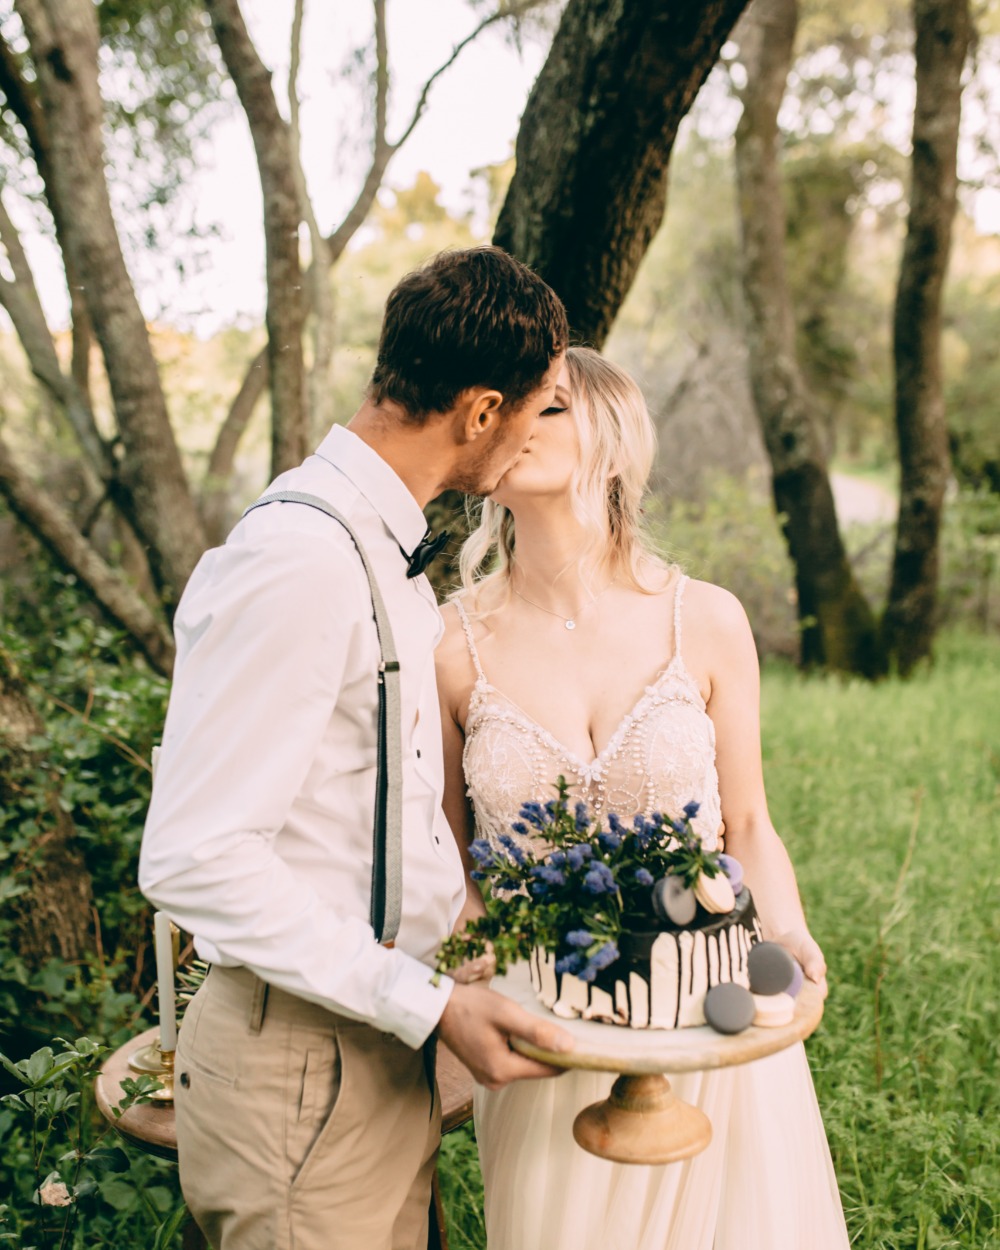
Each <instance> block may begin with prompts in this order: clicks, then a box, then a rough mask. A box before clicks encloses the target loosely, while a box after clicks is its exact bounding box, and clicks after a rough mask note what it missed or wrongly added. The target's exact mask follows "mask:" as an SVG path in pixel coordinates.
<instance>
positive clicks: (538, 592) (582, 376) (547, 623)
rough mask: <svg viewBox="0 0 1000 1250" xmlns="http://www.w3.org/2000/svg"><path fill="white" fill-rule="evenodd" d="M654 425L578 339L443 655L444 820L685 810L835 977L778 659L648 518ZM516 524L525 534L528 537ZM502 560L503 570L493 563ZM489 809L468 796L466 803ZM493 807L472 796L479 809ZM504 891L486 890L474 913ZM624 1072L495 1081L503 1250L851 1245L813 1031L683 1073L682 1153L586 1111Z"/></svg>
mask: <svg viewBox="0 0 1000 1250" xmlns="http://www.w3.org/2000/svg"><path fill="white" fill-rule="evenodd" d="M653 453H654V434H653V430H652V426H651V423H650V420H649V415H648V412H647V410H646V405H645V403H644V401H643V398H642V395H641V393H640V392H639V389H638V387H637V386H636V385H635V383H634V382H633V381H632V380H631V379H630V378H629V377H628V376H627V375H626V374H624V373H623V372H622V371H621V370H619V369H617V368H615V366H613V365H611V364H609V363H608V362H607V361H605V360H604V359H603V358H602V357H601V356H599V355H598V354H597V353H596V352H592V351H589V350H586V349H578V348H575V349H571V350H570V351H569V353H568V354H567V359H566V363H565V365H564V368H563V372H562V375H561V378H560V382H559V386H558V388H557V391H556V399H555V402H554V405H553V407H551V408H549V409H548V410H547V411H546V412H545V413H544V414H543V415H542V416H541V417H540V419H539V420H538V422H537V423H536V427H535V432H534V434H533V435H532V437H531V440H530V441H529V443H528V445H527V447H526V448H525V451H524V452H523V454H522V456H521V458H520V459H519V460H518V462H517V463H516V464H515V465H514V467H513V468H512V469H511V470H510V471H509V472H508V473H507V475H506V477H505V478H504V479H503V481H502V482H501V483H500V485H499V487H498V488H497V490H496V491H495V492H494V494H493V495H492V497H491V499H490V500H488V501H487V502H486V504H485V505H484V510H483V518H482V523H481V525H480V526H479V528H478V529H477V530H476V531H475V532H474V533H473V534H472V535H471V536H470V538H469V540H468V542H467V544H466V546H465V549H464V550H463V555H462V574H463V582H464V591H463V592H462V594H461V595H460V596H458V597H457V598H456V600H455V601H454V603H453V604H451V605H449V606H448V607H447V608H446V610H445V617H446V631H445V636H444V639H443V640H442V643H441V646H440V649H439V665H438V671H439V685H440V690H441V698H442V705H443V724H444V734H445V763H446V769H447V774H448V780H447V785H446V811H447V814H448V816H449V819H450V821H451V823H452V827H453V829H454V830H455V831H456V836H457V837H458V838H459V842H460V846H461V847H462V849H463V853H466V846H467V844H468V840H469V838H471V836H472V834H473V823H474V824H475V832H476V833H478V835H479V836H481V837H486V838H489V839H491V840H494V841H495V840H496V839H497V838H498V837H499V835H500V834H501V833H504V834H506V833H508V832H509V830H510V823H511V821H512V820H515V819H516V818H517V814H518V810H519V808H520V806H521V804H522V803H523V802H524V801H525V800H526V799H529V798H532V799H540V800H543V801H544V800H546V799H548V798H550V797H551V796H552V794H553V790H552V783H553V782H554V780H555V779H556V777H557V776H558V775H559V774H563V775H564V776H565V777H566V779H567V781H568V782H569V783H570V785H571V799H572V800H577V799H583V800H585V801H586V802H587V803H588V804H589V805H590V806H591V808H592V809H593V811H594V814H595V816H597V817H598V818H602V817H605V816H606V815H607V814H608V813H610V812H617V813H618V814H619V815H620V816H622V817H623V818H626V817H631V816H632V815H634V814H635V813H636V812H643V813H645V814H647V815H649V814H651V813H652V812H653V811H654V810H662V811H665V812H668V813H671V814H673V813H677V812H679V811H680V810H681V809H682V808H683V806H684V805H685V804H686V803H687V802H688V801H689V800H691V799H697V800H698V801H699V802H700V804H701V808H700V811H699V813H698V816H697V817H696V818H695V822H694V824H695V826H696V827H697V828H698V831H699V833H700V834H701V836H702V839H703V840H704V842H705V843H706V844H707V845H709V846H713V847H720V848H721V844H722V840H723V837H724V838H725V849H726V851H727V852H728V853H729V854H731V855H734V856H735V857H736V858H737V859H738V860H739V861H740V862H741V863H742V864H743V867H744V871H745V877H746V880H747V883H748V884H749V886H750V888H751V890H752V892H753V895H754V898H755V902H756V906H757V910H758V913H759V914H760V916H761V919H762V923H763V925H764V928H765V933H766V936H767V937H768V938H770V939H772V940H775V941H779V942H781V943H782V944H783V945H785V946H786V947H787V948H788V949H789V950H790V951H791V952H792V953H793V954H794V955H795V956H796V958H797V959H798V960H799V962H800V963H801V964H802V966H803V969H804V970H805V974H806V976H808V977H809V978H811V979H812V980H813V981H815V982H817V983H819V984H820V985H821V986H822V987H823V989H824V992H825V972H826V968H825V963H824V960H823V955H822V952H821V951H820V949H819V947H818V946H817V944H816V942H815V941H814V940H813V938H812V936H811V935H810V933H809V930H808V928H807V927H806V922H805V918H804V916H803V913H802V907H801V904H800V902H799V896H798V890H797V888H796V884H795V875H794V872H793V870H792V866H791V863H790V861H789V859H788V855H787V853H786V852H785V849H784V846H783V844H782V842H781V841H780V839H779V837H778V835H777V834H776V832H775V830H774V828H773V826H772V824H771V821H770V817H769V816H768V811H767V802H766V799H765V795H764V785H763V778H762V769H761V756H760V730H759V714H758V706H759V675H758V667H757V655H756V650H755V647H754V641H753V637H752V635H751V632H750V627H749V625H748V623H747V619H746V616H745V614H744V612H743V609H742V608H741V606H740V604H739V603H738V601H737V600H736V599H735V598H734V597H733V596H732V595H730V594H729V593H728V592H727V591H725V590H722V589H720V588H719V587H717V586H712V585H709V584H708V583H705V582H698V581H691V580H689V579H688V578H687V577H685V576H684V575H683V574H682V573H681V572H680V570H679V569H678V568H676V566H672V565H668V564H666V563H664V562H663V561H662V560H661V559H660V558H659V557H658V556H657V555H656V554H655V553H654V552H653V550H652V549H651V548H650V546H649V545H648V543H647V541H646V540H645V538H644V536H643V534H642V531H641V528H640V515H641V508H640V502H641V498H642V493H643V490H644V487H645V484H646V479H647V476H648V474H649V471H650V468H651V465H652V459H653ZM515 536H516V542H515ZM491 552H496V557H497V558H496V561H495V567H494V568H493V571H491V572H490V573H488V574H487V575H486V576H484V577H482V578H478V579H477V578H476V577H475V575H474V574H475V570H476V569H477V568H479V567H480V565H481V564H482V563H483V561H484V559H486V558H487V557H488V556H489V555H490V554H491ZM469 799H471V800H472V806H471V807H470V805H469V802H468V800H469ZM473 809H474V810H473ZM481 908H482V904H481V900H480V898H479V895H478V893H477V891H476V889H475V887H474V886H470V891H469V904H468V912H469V914H470V915H474V914H476V913H477V911H479V910H481ZM613 1079H614V1078H613V1076H612V1075H610V1074H602V1073H589V1072H582V1071H571V1072H569V1073H567V1074H566V1075H565V1076H563V1077H561V1078H560V1079H558V1080H554V1081H543V1082H520V1083H516V1084H514V1085H512V1086H509V1087H507V1088H506V1089H504V1090H501V1091H499V1092H495V1093H491V1092H489V1091H485V1090H482V1091H478V1093H477V1100H476V1130H477V1136H478V1141H479V1149H480V1157H481V1161H482V1167H483V1178H484V1183H485V1187H486V1224H487V1235H488V1245H489V1250H591V1248H592V1250H616V1248H619V1247H620V1248H621V1250H807V1248H808V1250H846V1248H847V1246H848V1240H847V1234H846V1230H845V1227H844V1220H843V1214H842V1211H841V1206H840V1198H839V1195H838V1193H837V1187H836V1180H835V1177H834V1174H833V1168H832V1164H831V1161H830V1155H829V1150H828V1147H827V1144H826V1138H825V1136H824V1132H823V1125H822V1121H821V1119H820V1116H819V1110H818V1107H817V1105H816V1098H815V1094H814V1091H813V1087H812V1080H811V1077H810V1075H809V1070H808V1067H807V1065H806V1060H805V1053H804V1050H803V1048H802V1046H801V1044H800V1045H798V1046H795V1047H792V1048H791V1049H789V1050H786V1051H783V1052H781V1053H780V1054H778V1055H775V1056H772V1057H770V1058H768V1059H765V1060H760V1061H758V1062H757V1063H754V1064H751V1065H747V1066H743V1067H739V1068H730V1069H726V1070H723V1071H720V1072H713V1073H708V1074H705V1073H695V1074H692V1075H690V1076H683V1077H675V1078H671V1083H672V1085H673V1087H674V1088H675V1090H676V1091H677V1093H678V1095H679V1096H680V1097H681V1098H683V1099H685V1100H686V1101H688V1102H692V1103H695V1104H696V1105H698V1106H700V1107H701V1108H702V1110H704V1111H705V1112H706V1113H707V1115H708V1116H709V1118H710V1120H711V1121H712V1125H713V1130H714V1132H713V1140H712V1144H711V1145H710V1147H709V1148H708V1149H707V1150H706V1151H705V1152H703V1153H702V1154H700V1155H698V1156H696V1157H695V1158H694V1159H691V1160H688V1161H686V1162H684V1163H676V1164H670V1165H667V1166H661V1167H638V1166H634V1165H622V1164H614V1163H610V1162H608V1161H606V1160H603V1159H598V1158H596V1157H594V1156H592V1155H589V1154H586V1153H585V1152H584V1151H582V1150H581V1149H580V1148H579V1147H578V1146H577V1145H576V1144H575V1143H574V1141H573V1137H572V1123H573V1119H574V1118H575V1116H576V1113H577V1112H578V1111H579V1110H580V1109H581V1108H582V1107H584V1106H586V1105H587V1104H588V1103H591V1102H595V1101H597V1100H599V1099H602V1098H604V1097H606V1096H607V1093H608V1091H609V1089H610V1086H611V1083H612V1081H613Z"/></svg>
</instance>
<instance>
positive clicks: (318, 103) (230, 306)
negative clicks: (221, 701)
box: [0, 0, 1000, 334]
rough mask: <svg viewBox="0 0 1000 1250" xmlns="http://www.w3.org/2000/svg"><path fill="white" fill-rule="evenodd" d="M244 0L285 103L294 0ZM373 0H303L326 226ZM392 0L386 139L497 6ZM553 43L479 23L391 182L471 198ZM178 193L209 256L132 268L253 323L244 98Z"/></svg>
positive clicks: (356, 116) (357, 166) (144, 287)
mask: <svg viewBox="0 0 1000 1250" xmlns="http://www.w3.org/2000/svg"><path fill="white" fill-rule="evenodd" d="M241 6H242V9H243V12H244V14H245V16H246V19H247V22H248V24H249V26H250V29H251V33H252V35H253V37H254V40H255V42H256V45H257V48H258V50H259V52H260V54H261V56H262V57H263V59H264V61H265V63H266V64H267V65H268V67H269V68H270V69H271V70H272V71H273V73H274V84H275V90H276V92H277V93H278V96H279V99H280V100H281V103H282V107H283V108H284V107H285V89H286V84H287V76H288V60H289V38H290V29H291V17H292V0H241ZM371 9H372V4H371V0H338V2H337V3H336V4H334V3H330V0H306V6H305V11H306V20H305V30H304V37H303V40H302V67H301V72H300V78H299V95H300V98H301V101H302V124H303V163H304V166H305V171H306V177H307V180H308V183H309V187H310V192H311V195H312V198H313V202H314V205H315V207H316V211H317V215H318V217H319V222H320V226H321V228H323V229H324V230H326V231H328V230H330V229H331V228H332V227H333V226H335V225H336V224H337V222H338V221H339V220H340V218H341V216H342V215H343V213H344V212H345V211H346V209H347V208H348V207H349V205H350V204H351V203H352V202H353V200H354V198H355V196H356V194H357V191H358V189H359V188H360V185H361V181H362V178H363V175H364V171H365V168H366V166H367V160H368V152H369V143H370V127H371V123H370V120H369V118H368V117H367V115H363V114H362V112H361V107H362V105H361V100H362V98H363V94H362V93H363V91H364V87H365V83H364V81H363V79H362V77H361V76H359V75H356V76H355V80H354V81H351V82H345V80H344V78H343V68H344V65H345V63H346V62H347V61H348V60H349V58H350V55H351V52H352V51H353V50H354V49H356V48H358V47H362V46H364V45H366V44H368V43H370V41H371V39H372V13H371ZM387 9H388V40H389V50H390V61H391V70H392V92H391V99H390V106H391V107H390V118H391V124H390V138H394V137H396V136H397V135H398V134H399V133H400V131H401V130H402V129H403V127H404V126H405V124H406V123H407V121H408V120H409V117H410V115H411V113H412V110H413V107H414V104H415V102H416V99H417V96H418V94H419V91H420V87H421V85H422V84H423V82H424V81H425V79H426V78H427V77H428V76H429V75H430V74H431V73H432V72H433V71H434V69H436V68H437V66H438V65H440V64H441V63H442V62H443V61H444V60H446V59H447V57H448V56H449V55H450V53H451V51H452V49H453V47H454V46H455V44H456V43H458V42H459V41H460V40H461V39H462V38H463V37H464V36H465V35H467V34H468V33H469V32H470V31H471V30H472V29H473V28H474V27H475V25H476V24H477V22H478V20H479V19H480V18H481V16H482V15H483V14H484V13H485V12H488V11H489V6H488V5H484V4H480V5H479V6H478V8H477V7H475V6H474V4H473V3H471V2H470V0H388V5H387ZM546 48H547V39H546V38H545V37H544V36H540V37H539V36H535V37H532V36H531V35H530V34H529V35H528V37H527V38H526V40H525V42H524V45H523V46H522V47H521V48H520V49H517V48H515V47H514V46H513V45H512V42H511V39H510V34H509V31H508V30H505V29H504V27H503V26H502V25H498V26H496V27H493V28H491V29H489V30H487V31H486V32H484V34H483V35H481V36H480V38H479V39H478V40H477V41H476V42H475V43H473V44H472V45H471V46H470V47H468V48H467V49H465V51H464V52H463V53H462V54H461V56H460V58H459V60H458V61H457V62H456V64H455V65H454V66H452V68H451V69H449V70H448V71H447V73H446V74H445V75H444V76H442V78H441V79H439V80H438V82H437V83H436V84H435V87H434V89H433V91H432V93H431V96H430V101H429V105H428V108H427V111H426V113H425V115H424V117H423V120H422V121H421V122H420V124H419V126H418V127H417V129H416V130H415V131H414V133H413V135H412V136H411V138H410V139H409V141H408V142H407V144H406V146H405V147H404V148H403V149H402V151H401V152H400V153H399V155H398V156H397V157H395V158H394V160H393V161H392V163H391V165H390V167H389V171H388V175H387V178H386V183H387V185H389V186H393V185H396V186H406V185H409V184H410V183H412V181H413V179H414V177H415V175H416V174H417V172H418V171H419V170H421V169H426V170H427V171H429V172H430V174H431V175H432V177H433V178H434V179H435V180H436V181H437V182H438V183H439V184H440V185H441V186H442V199H443V201H444V203H445V204H446V205H448V207H450V208H453V209H468V208H469V207H470V206H472V205H474V198H473V197H474V187H473V183H472V180H471V179H470V171H471V170H472V169H474V168H477V167H481V166H483V165H487V164H491V163H494V162H498V161H503V160H505V159H506V158H507V157H508V156H509V155H510V153H511V150H512V147H513V142H514V138H515V135H516V132H517V126H518V122H519V119H520V115H521V112H522V110H523V108H524V104H525V101H526V99H527V96H528V93H529V91H530V89H531V85H532V83H533V82H534V79H535V77H536V76H537V74H538V71H539V70H540V69H541V66H542V63H543V60H544V57H545V52H546ZM902 103H904V104H906V102H905V101H904V102H902ZM967 106H968V107H969V111H970V113H971V111H972V109H973V108H974V107H975V106H974V105H973V103H972V101H971V100H970V101H967ZM909 116H910V114H909V105H908V104H907V105H906V107H904V108H902V109H901V115H900V121H901V125H902V129H901V132H900V133H901V134H906V133H907V132H908V127H909ZM727 119H728V114H727ZM720 120H721V118H720ZM726 128H727V129H728V120H727V126H726ZM963 163H967V162H963ZM966 176H968V175H966ZM182 201H183V202H182V203H180V204H178V205H176V206H174V207H173V208H172V209H171V210H170V211H171V212H172V213H175V214H176V215H177V218H178V220H182V221H189V220H193V221H194V223H196V224H197V225H198V227H200V228H201V229H202V230H210V229H212V228H213V227H215V228H217V229H218V231H219V234H218V237H215V238H211V239H209V240H207V241H204V242H196V243H192V244H191V245H190V250H189V254H190V256H191V257H194V256H196V255H198V254H199V253H200V254H201V255H202V259H203V263H202V265H201V266H200V267H199V266H197V265H189V266H188V268H187V270H186V272H185V274H184V276H183V278H182V277H180V276H179V275H178V274H177V273H176V271H175V269H174V267H173V263H172V260H171V259H169V258H152V257H150V256H149V255H148V254H146V255H144V256H143V257H142V258H141V260H140V261H139V262H138V263H137V266H136V267H137V272H135V273H134V277H135V278H136V279H137V285H138V287H139V290H140V295H141V297H142V300H143V304H144V308H145V311H146V314H147V316H149V317H151V318H154V317H164V318H166V319H167V320H169V321H171V322H173V323H175V324H178V325H181V326H186V327H189V328H192V329H195V330H197V331H198V332H199V333H202V334H210V333H212V332H214V331H215V330H216V329H218V328H219V327H220V326H224V325H227V324H231V323H232V322H234V321H240V322H242V323H245V324H251V323H252V324H257V323H259V322H260V321H261V320H262V318H263V313H264V303H265V290H264V280H263V272H264V255H263V251H264V243H263V233H262V222H261V195H260V184H259V181H258V174H257V167H256V162H255V159H254V154H253V146H252V143H251V140H250V135H249V131H248V128H247V123H246V119H245V117H244V115H243V113H242V111H241V110H240V109H239V107H238V105H235V104H234V105H233V106H232V107H231V110H230V112H229V115H228V116H226V117H224V118H222V119H221V120H220V121H219V122H218V123H217V124H216V125H215V126H214V128H213V130H212V132H211V135H210V138H209V142H208V144H207V145H206V149H205V151H204V153H203V154H202V156H201V160H200V163H199V168H198V171H197V173H196V175H195V177H194V178H193V180H192V182H191V183H190V185H188V186H187V187H186V188H185V191H184V193H183V197H182ZM9 208H10V210H11V212H12V215H13V216H14V217H15V220H16V221H17V223H18V224H19V226H20V227H21V229H22V231H23V232H24V236H25V243H26V245H27V248H28V252H29V257H30V259H31V261H32V264H33V266H34V268H35V272H36V278H37V281H38V284H39V288H40V291H41V294H42V299H43V302H44V304H45V306H46V310H47V312H48V313H49V316H50V318H51V320H52V323H53V324H55V325H65V324H66V320H67V318H66V295H65V289H64V278H63V275H62V271H61V266H60V264H59V260H58V257H57V256H56V255H55V252H54V250H53V247H52V245H51V243H50V242H49V240H47V239H46V238H44V237H42V236H40V235H39V234H38V233H37V232H35V231H33V229H32V226H31V220H30V214H29V213H28V211H27V209H26V208H25V206H24V205H20V204H17V203H16V202H12V203H11V204H10V205H9ZM974 211H975V216H976V219H977V225H978V226H979V228H980V229H985V230H996V229H997V228H998V225H1000V192H998V191H995V190H994V191H981V192H980V193H979V194H978V195H977V196H976V197H975V208H974ZM139 266H141V268H140V267H139ZM147 266H148V270H147ZM0 317H2V314H0ZM2 319H3V320H6V318H5V317H3V318H2Z"/></svg>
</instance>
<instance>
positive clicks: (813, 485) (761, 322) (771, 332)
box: [736, 0, 882, 677]
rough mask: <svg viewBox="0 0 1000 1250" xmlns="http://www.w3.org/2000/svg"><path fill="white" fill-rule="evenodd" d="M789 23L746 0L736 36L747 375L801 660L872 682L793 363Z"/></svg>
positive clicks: (871, 632) (874, 663)
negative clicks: (740, 73) (782, 147)
mask: <svg viewBox="0 0 1000 1250" xmlns="http://www.w3.org/2000/svg"><path fill="white" fill-rule="evenodd" d="M797 18H798V12H797V4H796V0H755V4H754V6H753V8H752V9H751V10H750V13H749V15H748V17H747V20H746V23H745V27H744V28H743V29H744V37H743V39H742V40H741V42H742V44H743V52H744V55H743V57H742V59H743V61H744V64H745V66H746V70H747V76H748V81H747V86H746V88H745V90H744V92H743V116H742V118H741V119H740V123H739V126H738V128H737V131H736V171H737V182H738V188H739V214H740V224H741V227H742V242H743V291H744V298H745V301H746V319H747V345H748V350H749V363H750V381H751V388H752V392H753V398H754V405H755V407H756V409H757V416H758V419H759V421H760V424H761V429H762V431H763V434H764V441H765V444H766V447H767V452H768V456H769V458H770V461H771V466H772V470H773V481H774V501H775V506H776V508H777V510H778V512H779V514H780V515H781V516H782V517H783V518H784V520H783V527H784V533H785V539H786V541H787V543H788V549H789V552H790V554H791V558H792V561H793V563H794V566H795V583H796V589H797V591H798V614H799V623H800V627H801V631H802V637H801V657H802V662H803V664H805V665H810V666H811V665H818V666H825V667H828V668H832V669H840V670H844V671H847V672H856V673H862V674H864V675H865V676H868V677H874V676H877V675H878V673H879V672H880V671H881V669H882V662H881V658H880V652H879V646H878V636H877V629H876V624H875V619H874V616H873V614H872V612H871V609H870V608H869V606H868V603H867V602H866V600H865V598H864V596H863V595H862V594H861V591H860V590H859V588H858V586H857V583H856V582H855V580H854V575H853V572H852V570H851V566H850V563H849V561H848V558H847V553H846V551H845V550H844V545H843V542H842V541H841V537H840V531H839V529H838V527H837V514H836V510H835V507H834V502H833V492H832V491H831V489H830V479H829V474H828V472H827V464H826V454H825V451H824V446H823V433H822V429H821V427H820V423H819V421H818V419H817V416H816V414H815V412H814V411H813V409H812V406H811V404H810V402H809V396H808V395H807V393H806V388H805V384H804V382H803V379H802V374H801V371H800V369H799V365H798V361H797V359H796V350H795V323H794V317H793V313H792V304H791V295H790V292H789V288H788V279H787V274H786V269H785V207H784V199H783V196H782V187H781V177H780V170H779V165H778V151H777V140H778V109H779V108H780V106H781V100H782V96H783V95H784V91H785V82H786V79H787V77H788V71H789V69H790V67H791V63H792V52H793V46H794V42H795V30H796V24H797Z"/></svg>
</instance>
